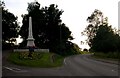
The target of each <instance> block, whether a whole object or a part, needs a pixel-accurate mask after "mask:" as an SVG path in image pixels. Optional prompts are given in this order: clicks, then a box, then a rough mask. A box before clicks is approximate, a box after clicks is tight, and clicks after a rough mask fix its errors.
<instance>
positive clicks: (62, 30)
mask: <svg viewBox="0 0 120 78" xmlns="http://www.w3.org/2000/svg"><path fill="white" fill-rule="evenodd" d="M27 10H28V14H25V15H22V16H23V21H22V22H23V25H22V27H21V29H20V32H19V34H20V35H21V37H22V38H23V42H22V43H21V44H20V46H21V47H25V46H26V44H27V41H26V39H27V37H28V25H29V24H28V23H29V19H28V18H29V16H31V17H32V26H33V36H34V38H35V45H36V46H37V47H39V48H49V49H50V51H52V52H56V53H58V54H61V55H62V53H63V54H64V52H67V51H66V50H67V49H70V47H71V45H69V43H71V42H70V41H69V40H72V39H73V37H72V36H71V31H70V30H69V28H68V27H67V26H66V25H65V24H64V23H62V20H61V17H60V16H61V15H62V13H63V11H62V10H59V9H58V6H57V5H54V4H51V5H50V6H49V7H42V8H41V7H40V4H39V3H38V2H32V3H29V4H28V8H27ZM60 49H61V51H62V50H63V51H64V52H60ZM71 52H72V51H71Z"/></svg>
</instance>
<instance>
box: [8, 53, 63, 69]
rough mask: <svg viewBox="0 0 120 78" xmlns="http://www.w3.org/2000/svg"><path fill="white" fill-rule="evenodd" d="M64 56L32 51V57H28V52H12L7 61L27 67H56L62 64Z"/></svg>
mask: <svg viewBox="0 0 120 78" xmlns="http://www.w3.org/2000/svg"><path fill="white" fill-rule="evenodd" d="M63 60H64V57H62V56H60V55H57V54H54V53H41V52H34V53H33V54H32V58H30V57H28V52H13V53H11V55H10V56H9V57H8V61H10V62H12V63H14V64H17V65H21V66H29V67H42V68H49V67H58V66H62V64H63Z"/></svg>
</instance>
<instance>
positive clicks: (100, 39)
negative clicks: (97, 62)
mask: <svg viewBox="0 0 120 78" xmlns="http://www.w3.org/2000/svg"><path fill="white" fill-rule="evenodd" d="M87 21H88V23H89V24H88V26H87V27H86V29H85V30H84V32H82V33H83V34H84V35H87V36H88V39H87V42H88V44H89V46H90V49H91V50H92V51H95V52H115V51H116V52H117V51H120V50H119V47H120V45H119V43H120V36H119V35H118V33H117V31H114V30H113V29H112V27H111V25H109V24H108V18H107V17H104V16H103V13H102V12H101V11H100V10H97V9H95V11H94V12H93V13H92V14H91V16H89V17H88V18H87Z"/></svg>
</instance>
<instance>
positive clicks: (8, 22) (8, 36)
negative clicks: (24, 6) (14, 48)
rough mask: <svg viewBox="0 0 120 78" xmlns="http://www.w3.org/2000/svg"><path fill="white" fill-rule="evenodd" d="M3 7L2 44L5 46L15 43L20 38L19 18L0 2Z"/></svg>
mask: <svg viewBox="0 0 120 78" xmlns="http://www.w3.org/2000/svg"><path fill="white" fill-rule="evenodd" d="M0 6H2V43H3V46H4V45H5V44H6V43H12V42H15V41H16V39H15V38H17V37H18V31H19V25H18V22H17V17H16V16H15V15H14V14H13V13H11V12H9V11H8V10H7V9H5V3H4V2H1V1H0Z"/></svg>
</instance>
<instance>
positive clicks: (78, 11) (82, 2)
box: [4, 0, 119, 48]
mask: <svg viewBox="0 0 120 78" xmlns="http://www.w3.org/2000/svg"><path fill="white" fill-rule="evenodd" d="M32 1H34V0H4V2H5V5H6V8H7V9H8V11H10V12H12V13H14V15H15V16H18V21H19V22H20V25H22V23H21V21H22V18H21V14H26V13H27V6H28V2H29V3H30V2H32ZM37 1H38V2H39V3H40V4H41V6H42V7H44V6H49V5H50V4H57V5H58V8H59V9H62V10H63V11H64V12H63V14H62V15H61V19H62V22H63V23H65V24H66V26H67V27H69V29H70V30H71V31H72V35H73V37H74V38H75V39H74V40H73V42H74V43H77V44H78V45H79V46H80V47H81V48H85V47H86V48H88V46H87V45H81V44H80V42H81V41H85V39H86V37H84V36H81V32H82V31H83V30H84V29H85V27H86V26H87V25H88V23H87V21H86V19H87V17H88V16H90V15H91V13H92V12H93V11H94V10H95V9H98V10H101V11H102V12H103V14H104V16H105V17H108V22H109V24H111V25H112V26H113V28H114V27H115V28H118V1H119V0H37Z"/></svg>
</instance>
